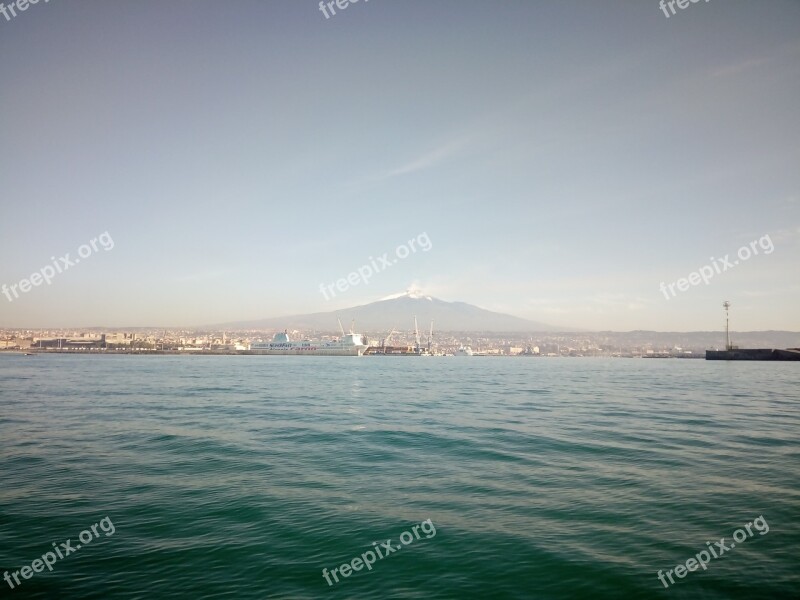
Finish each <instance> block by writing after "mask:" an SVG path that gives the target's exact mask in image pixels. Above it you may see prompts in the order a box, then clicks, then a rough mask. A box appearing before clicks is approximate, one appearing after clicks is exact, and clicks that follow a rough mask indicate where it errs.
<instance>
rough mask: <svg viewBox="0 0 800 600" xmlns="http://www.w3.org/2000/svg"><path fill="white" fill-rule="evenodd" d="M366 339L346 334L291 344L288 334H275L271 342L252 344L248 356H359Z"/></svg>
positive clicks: (365, 347)
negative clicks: (337, 337)
mask: <svg viewBox="0 0 800 600" xmlns="http://www.w3.org/2000/svg"><path fill="white" fill-rule="evenodd" d="M367 346H368V344H367V338H366V336H363V335H361V334H360V333H352V332H351V333H346V334H343V335H342V337H340V338H339V339H336V340H325V341H313V340H302V341H298V342H293V341H291V340H290V339H289V334H288V332H286V331H284V332H283V333H276V334H275V337H273V338H272V341H271V342H253V343H251V344H250V350H249V351H248V354H277V355H292V356H296V355H309V356H361V355H363V354H364V351H365V350H366V349H367Z"/></svg>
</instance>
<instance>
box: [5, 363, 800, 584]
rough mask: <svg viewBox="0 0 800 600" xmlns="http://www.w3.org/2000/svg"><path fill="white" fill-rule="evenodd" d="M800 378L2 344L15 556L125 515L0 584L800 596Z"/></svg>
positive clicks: (656, 368) (789, 368)
mask: <svg viewBox="0 0 800 600" xmlns="http://www.w3.org/2000/svg"><path fill="white" fill-rule="evenodd" d="M798 384H800V369H798V365H796V364H794V365H793V364H791V363H758V364H747V363H724V362H720V363H706V362H705V361H699V360H624V359H618V360H604V359H523V358H519V359H497V358H488V357H487V358H481V357H472V358H419V359H412V358H402V359H391V358H388V359H387V358H382V357H363V358H360V359H358V358H318V357H264V356H222V357H200V356H192V357H171V356H66V355H51V356H37V357H22V356H10V355H6V356H0V481H1V482H2V484H1V487H0V575H2V574H3V573H4V572H5V571H12V572H14V571H19V570H20V569H21V568H22V567H25V566H26V565H27V566H30V565H31V564H32V562H33V561H34V560H35V559H37V558H41V557H42V555H43V554H45V553H46V552H48V551H50V550H52V549H53V546H52V543H53V542H57V543H62V542H65V541H66V540H67V539H71V540H72V546H73V547H74V546H75V545H76V543H77V544H80V541H78V535H79V534H80V533H81V532H82V531H84V530H87V528H90V526H91V525H93V524H99V523H100V521H101V520H102V519H104V518H105V517H108V521H107V522H106V523H108V522H110V523H112V524H113V526H114V532H113V534H112V535H106V533H104V530H103V529H102V528H100V529H98V534H99V535H98V536H93V535H92V534H91V532H90V531H88V532H87V534H88V537H89V538H91V541H90V542H89V543H86V544H84V545H82V547H81V548H80V549H79V550H74V552H73V553H72V554H70V555H69V556H64V557H63V559H59V560H58V561H57V562H55V563H54V565H53V566H52V568H53V570H52V572H48V571H47V570H45V571H44V572H41V573H33V574H32V576H31V578H30V579H23V578H22V575H18V577H19V578H20V581H21V584H20V585H15V588H14V589H11V588H10V586H9V585H8V584H7V583H5V582H4V581H2V580H0V597H3V598H5V597H9V598H237V599H239V598H292V599H303V598H627V599H630V598H652V597H664V598H667V597H669V598H709V599H714V598H791V597H795V598H796V597H798V595H799V594H800V569H798V566H800V558H798V551H800V523H798V520H799V519H798V518H799V517H800V449H799V448H800V447H799V446H798V442H800V385H798ZM759 516H763V518H764V521H765V522H766V523H767V524H768V526H769V531H768V533H765V534H763V535H762V534H761V533H760V532H759V531H758V530H756V529H755V526H753V527H751V532H752V533H753V535H752V537H750V536H748V537H747V539H746V541H744V542H742V543H739V544H737V545H736V547H735V548H731V549H730V550H729V551H727V552H725V554H724V555H723V556H720V557H719V558H717V559H713V560H711V561H710V562H709V564H708V565H707V570H705V571H703V570H697V571H695V572H690V573H688V574H686V575H685V576H684V577H683V578H682V579H679V578H677V576H675V577H674V581H675V584H674V585H670V587H669V589H665V588H664V586H663V585H662V583H661V582H660V581H659V579H658V577H657V572H658V571H659V570H664V571H666V570H669V569H673V570H674V569H675V567H676V565H678V564H680V563H685V562H686V560H687V559H690V558H692V557H694V556H695V555H696V554H697V553H699V552H701V551H703V550H705V549H706V542H712V546H713V542H715V541H719V540H720V538H722V537H725V538H726V540H727V541H726V544H727V545H730V543H731V541H732V540H731V537H732V534H733V532H734V531H735V530H736V529H737V528H740V527H744V526H745V525H746V524H747V523H751V522H753V521H754V519H756V518H757V517H759ZM427 519H430V520H431V526H427V525H425V526H424V527H426V528H427V531H428V532H431V531H433V528H435V534H434V535H430V533H429V534H428V535H426V534H425V533H423V532H422V531H421V530H420V528H419V524H420V523H422V522H423V521H425V520H427ZM414 525H417V526H418V528H417V534H418V535H419V534H422V535H420V536H419V539H417V538H414V539H413V541H412V543H410V544H408V545H406V546H402V544H401V543H400V541H399V538H400V535H401V534H403V533H404V532H407V531H408V532H409V534H407V535H410V534H411V531H412V528H413V526H414ZM87 534H85V535H87ZM387 539H391V544H392V545H393V546H395V547H396V546H402V549H401V550H397V551H395V552H394V553H392V554H391V555H390V556H386V557H385V558H383V559H378V560H376V562H375V564H374V565H371V567H372V568H371V570H366V569H364V568H361V570H360V571H358V572H354V573H352V574H351V575H350V576H349V577H347V578H345V577H343V576H342V575H341V572H340V575H339V577H338V578H339V582H338V583H336V582H333V585H330V586H329V585H328V583H327V582H326V579H325V578H324V577H323V574H322V570H323V568H326V569H328V572H330V570H331V569H334V568H340V567H341V565H342V564H343V563H345V562H351V561H352V559H353V558H356V557H360V556H361V555H362V554H364V553H365V552H366V551H369V550H372V549H373V548H374V546H373V542H379V544H378V545H379V546H380V543H383V542H385V541H386V540H387ZM405 539H406V540H407V539H408V537H405ZM384 552H385V550H384ZM40 566H41V565H40ZM355 566H358V563H357V564H356V565H355ZM29 574H30V572H29ZM329 577H330V575H329ZM12 582H13V579H12ZM667 583H668V582H667Z"/></svg>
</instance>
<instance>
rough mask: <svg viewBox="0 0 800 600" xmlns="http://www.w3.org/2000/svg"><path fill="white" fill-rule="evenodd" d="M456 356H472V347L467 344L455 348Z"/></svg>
mask: <svg viewBox="0 0 800 600" xmlns="http://www.w3.org/2000/svg"><path fill="white" fill-rule="evenodd" d="M456 356H472V348H470V347H469V346H461V347H460V348H459V349H458V350H456Z"/></svg>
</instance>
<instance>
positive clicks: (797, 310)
mask: <svg viewBox="0 0 800 600" xmlns="http://www.w3.org/2000/svg"><path fill="white" fill-rule="evenodd" d="M6 4H8V2H6ZM0 55H2V57H3V60H2V61H0V106H1V107H2V110H0V131H1V132H2V133H1V134H0V284H4V285H6V286H11V285H13V284H19V282H20V280H22V279H24V278H28V277H29V276H30V275H31V274H32V273H34V272H37V271H38V272H41V270H42V269H43V268H44V267H46V266H48V265H51V264H52V262H53V261H52V260H51V257H55V260H56V262H57V263H58V264H59V266H60V265H61V264H62V263H61V262H60V261H59V259H58V257H61V256H63V255H65V254H66V253H70V256H71V258H70V260H74V258H75V257H77V250H78V248H79V247H80V246H81V245H82V244H85V243H88V242H89V241H90V240H92V239H94V238H97V237H98V236H100V234H102V233H104V232H108V234H109V236H108V237H110V238H111V239H112V240H113V249H111V250H107V251H106V250H105V249H104V246H102V245H98V244H97V242H96V244H95V245H96V246H98V251H97V252H92V254H91V256H87V257H86V258H84V259H81V262H80V263H79V264H75V265H74V266H71V267H70V268H69V269H68V270H66V271H64V272H62V273H57V274H56V275H55V276H53V277H50V279H51V283H50V284H49V285H48V284H46V283H42V284H41V285H39V286H38V287H33V288H32V289H30V291H28V292H27V293H20V292H18V294H19V297H18V298H14V296H13V295H12V296H11V297H12V298H13V302H9V301H8V300H7V298H6V297H5V296H3V295H0V326H6V327H26V326H31V327H45V326H60V325H65V326H87V325H106V326H136V325H141V326H144V325H159V326H169V325H200V324H206V323H218V322H224V321H233V320H240V319H254V318H261V317H272V316H280V315H283V314H292V313H303V312H312V311H313V312H316V311H325V310H333V309H337V308H341V307H347V306H353V305H357V304H363V303H366V302H370V301H372V300H375V299H378V298H381V297H383V296H387V295H390V294H393V293H397V292H401V291H403V290H404V289H407V288H409V287H410V286H412V285H414V286H417V287H419V288H421V289H422V290H424V291H425V292H427V293H429V294H431V295H434V296H437V297H440V298H442V299H444V300H462V301H465V302H470V303H473V304H477V305H479V306H482V307H484V308H488V309H492V310H498V311H503V312H509V313H512V314H515V315H518V316H521V317H526V318H530V319H535V320H539V321H545V322H550V323H555V324H560V325H565V326H572V327H582V328H587V329H616V330H629V329H656V330H695V329H703V330H709V329H719V327H720V324H721V323H722V321H723V312H722V308H721V304H722V302H723V301H724V300H730V301H731V302H732V304H733V312H732V314H733V326H734V328H735V329H739V330H744V329H748V330H752V329H791V330H795V331H797V330H800V277H799V274H800V268H798V258H800V108H799V107H800V2H798V1H797V0H759V1H758V2H752V1H745V0H739V1H736V0H724V1H722V0H711V1H710V2H698V3H696V4H690V5H689V6H688V7H687V8H686V9H684V10H678V11H677V14H675V15H672V16H670V17H669V18H667V17H666V16H665V15H664V13H663V12H662V11H661V10H660V9H659V7H658V1H657V0H635V1H633V0H631V1H591V2H590V1H588V0H584V1H568V0H558V1H556V0H551V1H548V2H543V1H542V2H540V1H533V0H524V1H510V0H509V1H501V2H488V1H486V2H477V1H472V0H426V1H423V0H402V1H401V0H371V1H370V2H366V1H364V0H362V1H361V2H358V3H356V4H352V5H350V6H348V7H347V8H346V9H345V10H343V11H339V10H338V9H337V14H336V15H335V16H332V17H331V18H329V19H326V18H325V16H324V15H323V13H322V12H321V11H320V10H319V6H318V2H315V1H313V0H280V1H264V0H262V1H249V0H232V1H227V2H219V1H214V2H206V1H202V0H193V1H191V2H190V1H186V0H170V1H168V2H167V1H163V0H158V1H156V0H137V1H135V2H134V1H125V2H123V1H118V2H107V1H106V2H101V1H99V0H98V1H91V2H90V1H75V0H51V1H50V2H49V3H47V4H46V3H44V2H39V3H38V4H36V5H31V6H29V8H28V9H27V10H26V11H24V12H18V13H17V16H16V17H12V18H11V20H7V19H6V18H4V17H2V15H0ZM422 233H426V234H427V236H428V239H429V240H430V242H431V248H430V250H429V251H427V252H423V251H421V250H420V251H417V252H416V253H411V254H410V255H409V256H408V257H407V258H404V259H402V260H399V261H398V262H397V263H396V264H394V263H392V266H391V267H390V268H386V270H385V271H383V272H379V273H377V274H375V275H374V276H373V277H372V279H371V280H370V282H369V284H364V283H359V284H357V285H353V286H351V287H350V289H348V290H347V291H345V292H339V291H337V292H336V296H335V297H334V298H332V299H330V300H326V299H325V298H324V297H323V295H322V293H321V292H320V289H319V288H320V284H323V283H325V284H328V283H334V282H336V280H338V279H340V278H345V277H347V276H348V274H349V273H351V272H353V271H356V270H357V269H358V268H359V267H361V266H362V265H364V264H367V263H369V262H370V261H369V259H370V257H378V256H382V255H383V254H384V253H389V255H390V257H394V256H395V248H396V247H397V246H399V245H401V244H403V243H405V242H406V241H407V240H409V239H411V238H416V237H417V236H419V235H420V234H422ZM763 236H769V240H770V242H771V243H772V244H773V246H772V247H773V248H774V250H773V251H772V252H771V253H770V254H766V251H765V250H764V249H763V248H762V247H761V246H757V248H758V250H759V254H758V255H757V256H753V257H751V258H749V259H748V260H742V261H740V263H739V264H738V265H734V266H733V267H731V268H728V270H727V271H725V272H721V273H716V272H715V273H714V276H713V277H712V278H711V279H710V282H709V284H708V285H706V284H704V283H702V282H701V283H700V284H699V285H690V286H689V287H688V289H687V290H686V291H679V290H678V289H677V288H674V290H675V292H676V296H675V297H671V298H670V299H669V300H667V299H666V298H665V296H664V293H663V292H662V291H660V290H659V284H660V283H661V282H665V283H666V284H669V283H673V282H675V281H677V280H678V279H680V278H682V277H688V276H689V274H690V273H691V272H693V271H696V270H698V269H699V268H701V267H703V266H704V265H709V266H710V265H712V264H713V263H712V262H711V260H710V258H711V257H715V258H716V259H720V258H722V257H724V256H725V255H726V254H729V255H730V262H731V263H733V261H734V260H735V259H737V257H736V256H735V255H736V253H737V250H738V249H739V248H740V247H741V246H743V245H749V243H750V242H751V241H756V240H759V239H761V238H763ZM106 239H108V238H106ZM767 245H768V244H766V243H765V244H764V246H767ZM87 248H88V247H87ZM84 253H86V249H84ZM376 262H377V261H376ZM715 262H717V265H718V266H719V262H718V261H715ZM333 326H335V323H334V324H333Z"/></svg>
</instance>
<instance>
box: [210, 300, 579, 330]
mask: <svg viewBox="0 0 800 600" xmlns="http://www.w3.org/2000/svg"><path fill="white" fill-rule="evenodd" d="M415 315H416V317H417V321H418V323H419V328H420V330H421V331H427V330H428V328H429V327H430V322H431V320H433V322H434V329H435V330H436V331H487V332H489V331H491V332H498V333H499V332H509V333H521V332H552V331H574V329H567V328H563V327H561V328H559V327H554V326H553V325H548V324H546V323H539V322H537V321H529V320H528V319H521V318H519V317H515V316H513V315H507V314H503V313H497V312H492V311H490V310H485V309H483V308H479V307H477V306H474V305H472V304H467V303H466V302H446V301H444V300H439V299H438V298H433V297H431V296H423V295H421V294H419V293H416V292H406V293H404V294H398V295H396V296H391V297H389V298H384V299H383V300H378V301H377V302H372V303H370V304H364V305H362V306H354V307H352V308H346V309H342V310H335V311H330V312H318V313H311V314H307V315H291V316H288V317H275V318H270V319H260V320H257V321H238V322H234V323H223V324H221V325H215V326H214V327H215V328H218V329H220V328H225V329H284V328H285V329H306V330H310V329H315V330H321V331H334V330H336V329H337V328H338V324H337V322H336V319H337V317H338V318H339V319H341V320H342V324H343V325H344V326H345V328H349V326H350V321H351V320H352V319H355V322H356V330H357V331H361V332H365V331H370V332H376V331H389V330H391V329H392V328H395V329H397V330H399V331H409V330H411V329H412V328H413V326H414V316H415Z"/></svg>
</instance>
